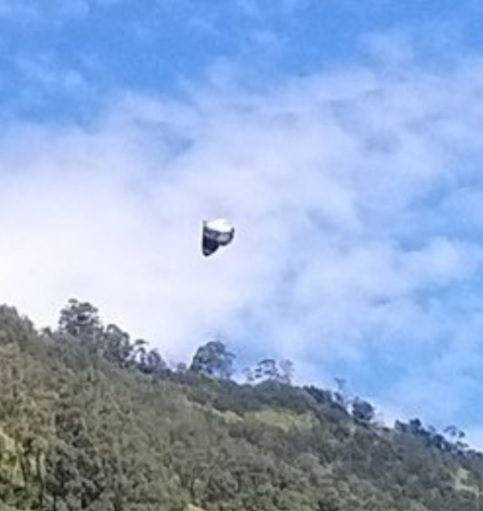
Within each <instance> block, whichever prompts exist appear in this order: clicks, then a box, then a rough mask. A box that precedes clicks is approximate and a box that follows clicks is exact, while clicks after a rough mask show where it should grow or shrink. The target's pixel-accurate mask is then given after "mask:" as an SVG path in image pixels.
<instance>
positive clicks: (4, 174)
mask: <svg viewBox="0 0 483 511" xmlns="http://www.w3.org/2000/svg"><path fill="white" fill-rule="evenodd" d="M398 65H400V63H398ZM482 91H483V64H482V62H481V61H479V60H478V59H469V58H467V59H461V60H459V61H456V62H454V66H453V67H451V68H447V69H440V70H434V69H433V70H432V71H428V70H425V69H421V68H418V67H417V66H416V65H415V63H414V62H407V63H405V64H404V66H403V67H398V68H397V72H394V68H391V67H390V66H387V62H386V63H385V64H384V65H377V64H375V65H368V66H367V67H358V68H355V67H354V68H346V69H338V70H330V71H326V72H324V73H320V74H316V75H312V76H307V77H305V78H302V77H299V78H296V79H293V80H292V81H291V82H287V83H286V84H284V85H283V86H279V87H278V88H275V87H273V88H270V90H264V91H247V90H243V89H242V88H240V87H237V86H236V84H228V85H227V84H226V83H225V84H224V85H220V82H216V81H215V84H214V85H210V84H206V85H205V86H204V87H193V89H192V90H189V91H188V92H187V95H186V96H185V97H184V98H180V99H173V98H172V97H160V96H150V97H149V96H142V95H140V94H132V93H131V94H130V93H126V94H123V95H120V96H118V97H116V98H112V99H111V100H110V101H109V102H108V105H107V106H106V108H105V110H104V111H103V112H100V113H99V116H98V118H97V119H96V120H95V122H92V123H90V124H88V125H84V126H74V125H72V126H65V125H62V126H59V125H48V124H37V125H36V124H33V123H22V122H21V121H16V122H13V123H11V124H9V125H7V126H3V127H2V130H1V132H0V232H1V233H2V235H1V237H0V282H1V283H2V284H1V289H2V294H1V298H2V301H3V302H8V303H11V304H14V305H16V306H18V307H19V309H20V310H21V311H22V312H24V313H27V314H28V315H29V316H30V317H31V318H32V319H33V320H34V321H35V322H36V324H37V325H38V326H44V325H47V324H50V325H52V324H55V323H56V321H57V317H58V311H59V310H60V308H61V307H62V306H63V305H64V303H65V302H66V301H67V299H68V298H70V297H77V298H79V299H81V300H89V301H91V302H92V303H93V304H95V305H96V306H98V307H99V308H100V310H101V314H102V316H103V318H105V319H106V320H108V321H113V322H115V323H117V324H118V325H119V326H121V327H123V328H125V329H126V330H128V331H129V332H130V333H131V335H132V336H134V337H143V338H145V339H147V340H149V342H150V343H151V344H153V345H155V346H157V347H159V349H160V351H161V353H162V354H163V355H164V356H165V357H166V358H168V359H180V358H182V359H186V358H187V357H189V356H190V355H191V353H192V352H193V351H194V350H195V349H196V347H197V346H198V345H199V344H201V343H202V342H204V341H205V340H206V339H207V338H208V337H209V336H210V335H213V334H214V333H218V332H221V333H222V334H223V335H224V336H226V338H227V339H228V342H229V343H231V347H232V349H234V350H235V351H236V352H237V354H238V355H239V358H240V359H241V360H243V361H244V362H247V363H249V362H253V361H255V360H256V359H257V357H258V356H267V355H269V356H276V357H288V358H291V359H292V360H294V361H295V367H296V370H297V375H298V378H299V380H301V381H314V382H326V381H328V380H330V379H331V378H332V377H333V376H334V375H335V374H340V373H345V372H349V371H350V373H351V379H352V380H353V382H355V384H354V386H356V387H357V388H358V389H362V392H366V393H367V394H370V395H372V396H374V398H375V399H377V400H378V401H379V402H381V403H383V404H384V403H386V404H387V406H388V408H389V407H390V408H391V409H400V410H403V411H404V413H407V414H413V413H414V414H421V413H423V414H424V413H425V411H426V410H428V409H429V408H430V411H428V414H429V417H430V418H431V419H434V421H436V422H438V421H440V422H444V421H447V420H450V421H451V420H452V418H454V417H456V416H457V415H458V413H460V412H461V410H463V409H465V410H466V411H468V410H470V412H471V413H469V415H467V416H468V422H471V421H477V420H479V417H478V416H477V414H478V413H479V412H477V411H476V410H474V409H473V408H471V407H472V404H473V402H474V399H475V396H478V395H480V396H481V392H482V390H483V389H482V386H481V383H480V382H479V380H478V373H479V372H481V367H482V363H483V360H482V358H481V357H482V343H481V341H480V336H479V332H480V331H481V326H482V311H483V300H482V298H481V296H482V294H481V268H482V266H481V263H482V257H483V251H482V247H481V239H482V236H481V232H482V227H483V214H482V212H481V211H482V210H481V207H480V204H481V199H482V198H483V180H482V177H481V176H482V175H481V171H480V164H481V162H482V158H481V156H482V146H481V142H480V141H481V136H480V134H481V132H482V128H483V108H482V107H481V101H480V99H481V95H482ZM212 216H226V217H229V218H230V219H231V220H232V221H233V222H234V223H235V224H236V226H237V237H236V240H235V242H234V243H233V245H231V246H230V247H229V248H227V249H225V250H222V251H220V252H219V253H217V254H216V255H215V256H214V257H212V258H210V259H204V258H203V257H202V256H201V251H200V229H201V221H202V220H203V219H205V218H209V217H212ZM436 394H437V395H439V396H444V398H443V399H442V401H441V406H438V407H436V408H435V407H434V396H435V395H436ZM432 405H433V406H432ZM428 414H426V415H428Z"/></svg>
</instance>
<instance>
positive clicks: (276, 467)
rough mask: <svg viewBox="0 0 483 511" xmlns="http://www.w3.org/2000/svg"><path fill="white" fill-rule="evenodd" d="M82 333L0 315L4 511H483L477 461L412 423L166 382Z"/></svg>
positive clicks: (157, 371)
mask: <svg viewBox="0 0 483 511" xmlns="http://www.w3.org/2000/svg"><path fill="white" fill-rule="evenodd" d="M81 323H82V325H84V327H83V328H84V329H82V328H77V329H75V328H73V329H71V330H69V328H67V327H66V326H65V324H64V326H63V327H62V328H59V329H57V330H56V331H55V332H52V331H44V332H37V331H36V330H35V328H34V327H33V325H32V324H31V323H30V322H29V321H28V319H26V318H21V317H19V316H18V314H17V313H16V311H15V310H14V309H12V308H9V307H2V308H0V501H1V502H2V505H4V508H1V507H0V511H1V509H5V510H20V509H45V510H57V511H64V510H78V509H79V510H80V509H87V510H92V511H131V510H132V511H145V510H146V511H151V510H152V511H154V510H161V509H162V510H167V511H169V510H173V511H176V510H179V511H182V510H183V511H184V510H187V509H191V510H192V511H193V510H195V509H198V508H199V509H202V510H204V511H205V510H206V511H211V510H213V511H214V510H226V511H228V510H230V511H238V510H240V511H241V510H243V511H256V510H260V511H262V510H263V511H279V510H280V511H281V510H287V511H314V510H316V511H351V510H353V511H356V510H357V511H359V510H371V511H393V510H394V511H395V510H399V511H436V510H438V511H452V510H455V511H456V510H457V511H466V510H467V511H469V510H472V511H473V510H477V509H479V508H478V505H479V502H478V500H479V495H480V493H481V492H480V488H481V486H482V485H481V481H482V477H483V462H482V459H483V458H482V457H481V455H480V454H479V453H476V452H473V451H469V450H468V449H467V448H464V447H462V446H460V445H457V444H453V443H451V442H448V441H447V440H444V439H443V437H442V436H441V435H438V434H437V433H436V432H432V431H428V430H426V429H425V428H423V427H422V425H421V423H420V422H418V421H417V420H415V421H411V422H410V423H408V424H403V423H399V424H398V425H397V427H396V428H395V429H390V428H385V427H382V426H379V425H377V424H374V423H373V422H372V421H370V420H365V419H364V416H363V414H362V415H361V416H360V417H359V416H357V415H356V416H355V415H354V413H350V412H349V411H348V409H347V408H346V407H345V406H344V404H343V403H341V402H340V400H339V399H337V396H334V395H333V394H332V393H330V392H329V391H324V390H322V389H316V388H313V387H310V388H309V387H307V388H299V387H294V386H291V385H290V384H288V383H281V382H278V381H265V382H262V383H260V384H258V385H248V384H247V385H238V384H236V383H234V382H233V381H230V380H229V379H228V378H226V379H223V380H219V379H217V378H214V377H212V376H207V375H206V374H204V373H203V372H202V371H200V372H196V371H193V370H187V369H186V368H180V369H179V370H176V371H175V370H170V369H168V368H167V367H166V366H165V365H163V364H162V363H161V362H160V360H161V359H160V358H159V357H158V358H156V356H155V355H153V354H152V353H151V357H150V358H149V357H148V355H149V353H148V352H147V351H146V350H145V349H142V350H138V355H137V357H138V358H135V357H134V356H133V355H132V353H134V348H135V347H136V346H137V347H139V346H141V343H137V344H136V343H134V344H133V343H130V341H129V339H128V338H126V336H124V337H123V336H122V335H120V334H121V333H122V332H120V330H118V329H117V330H116V329H115V328H113V327H112V325H111V328H107V329H103V330H102V329H99V328H98V329H97V330H96V329H92V328H91V329H87V328H85V325H86V323H85V321H83V322H81ZM61 324H62V322H61ZM71 326H72V325H71ZM91 326H92V325H91ZM101 330H102V332H104V334H105V335H104V334H102V335H101V334H100V332H101ZM126 346H127V347H128V348H129V349H124V348H126ZM120 347H124V348H123V349H122V350H121V349H120ZM120 353H130V355H129V357H128V356H127V355H126V356H125V355H122V356H120V355H119V354H120ZM116 354H117V355H116ZM139 354H140V355H139ZM153 357H154V358H153ZM154 359H155V361H156V363H155V364H154V363H153V360H154ZM136 360H137V362H135V361H136ZM148 360H150V361H151V362H149V364H148V362H147V361H148ZM128 362H129V363H128ZM190 506H191V507H190ZM194 506H196V507H194Z"/></svg>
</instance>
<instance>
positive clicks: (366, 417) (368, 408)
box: [352, 397, 375, 424]
mask: <svg viewBox="0 0 483 511" xmlns="http://www.w3.org/2000/svg"><path fill="white" fill-rule="evenodd" d="M352 416H353V417H354V420H356V421H357V422H360V423H362V424H369V423H371V422H372V420H373V419H374V416H375V410H374V407H373V406H372V405H371V404H370V403H368V402H367V401H364V400H363V399H360V398H358V397H357V398H356V399H354V401H353V402H352Z"/></svg>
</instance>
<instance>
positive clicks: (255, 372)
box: [243, 358, 294, 385]
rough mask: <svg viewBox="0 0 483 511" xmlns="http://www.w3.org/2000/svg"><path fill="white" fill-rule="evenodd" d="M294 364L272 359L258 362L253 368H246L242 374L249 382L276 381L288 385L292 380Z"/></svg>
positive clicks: (288, 361)
mask: <svg viewBox="0 0 483 511" xmlns="http://www.w3.org/2000/svg"><path fill="white" fill-rule="evenodd" d="M293 367H294V364H293V362H292V361H290V360H281V361H280V362H278V363H277V361H276V360H275V359H273V358H265V359H263V360H260V362H258V363H257V364H256V366H255V367H254V368H246V369H245V370H244V371H243V372H244V374H245V377H246V378H247V380H248V381H249V382H254V381H257V380H258V381H262V380H269V381H276V382H279V383H285V384H288V385H290V384H291V382H292V378H293Z"/></svg>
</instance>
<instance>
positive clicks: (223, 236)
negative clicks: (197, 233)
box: [202, 218, 235, 256]
mask: <svg viewBox="0 0 483 511" xmlns="http://www.w3.org/2000/svg"><path fill="white" fill-rule="evenodd" d="M234 236H235V228H234V227H233V226H232V225H231V224H230V222H228V220H226V219H224V218H217V219H215V220H205V221H204V222H203V239H202V249H203V255H204V256H210V255H211V254H214V253H215V252H216V251H217V250H218V249H219V248H220V247H222V246H226V245H229V244H230V243H231V242H232V241H233V237H234Z"/></svg>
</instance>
